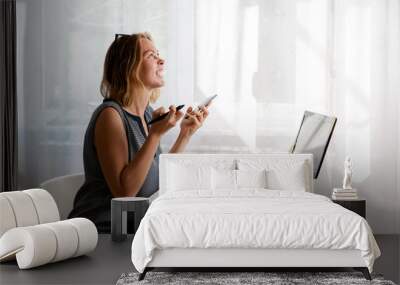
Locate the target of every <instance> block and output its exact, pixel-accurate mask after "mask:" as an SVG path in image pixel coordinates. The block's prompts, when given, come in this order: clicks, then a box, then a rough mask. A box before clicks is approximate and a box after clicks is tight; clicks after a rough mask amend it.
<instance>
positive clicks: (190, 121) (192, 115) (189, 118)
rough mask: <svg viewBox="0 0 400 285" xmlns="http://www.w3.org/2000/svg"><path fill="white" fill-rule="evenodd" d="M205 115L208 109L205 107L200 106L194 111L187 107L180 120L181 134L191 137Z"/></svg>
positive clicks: (201, 123)
mask: <svg viewBox="0 0 400 285" xmlns="http://www.w3.org/2000/svg"><path fill="white" fill-rule="evenodd" d="M207 116H208V110H207V108H206V107H200V109H199V110H196V111H195V110H193V108H192V107H189V108H188V109H187V110H186V114H185V117H184V119H183V120H182V122H181V135H183V136H187V137H191V136H192V135H193V134H194V133H195V132H196V131H197V130H198V129H199V128H200V127H201V126H202V125H203V122H204V120H205V119H206V118H207Z"/></svg>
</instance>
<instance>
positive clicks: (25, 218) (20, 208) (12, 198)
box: [0, 191, 39, 227]
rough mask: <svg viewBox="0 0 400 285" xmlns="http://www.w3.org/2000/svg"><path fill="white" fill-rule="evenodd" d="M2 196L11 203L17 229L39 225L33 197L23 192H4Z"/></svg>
mask: <svg viewBox="0 0 400 285" xmlns="http://www.w3.org/2000/svg"><path fill="white" fill-rule="evenodd" d="M0 195H1V196H3V197H4V198H6V199H7V200H8V202H10V205H11V208H12V209H13V212H14V215H15V221H16V224H17V227H26V226H33V225H37V224H38V223H39V218H38V215H37V213H36V209H35V205H34V204H33V201H32V199H31V197H30V196H29V195H28V194H26V193H24V192H22V191H10V192H2V193H0Z"/></svg>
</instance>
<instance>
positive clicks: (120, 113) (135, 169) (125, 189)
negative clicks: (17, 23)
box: [69, 33, 208, 232]
mask: <svg viewBox="0 0 400 285" xmlns="http://www.w3.org/2000/svg"><path fill="white" fill-rule="evenodd" d="M117 36H118V35H117ZM117 36H116V39H115V40H114V42H113V43H112V44H111V46H110V47H109V49H108V51H107V54H106V58H105V62H104V74H103V80H102V82H101V87H100V89H101V93H102V95H103V97H104V98H105V100H104V102H103V103H102V104H101V105H100V106H99V107H98V108H97V109H96V110H95V111H94V113H93V115H92V118H91V120H90V122H89V125H88V127H87V130H86V134H85V140H84V149H83V162H84V169H85V183H84V184H83V186H82V187H81V188H80V190H79V191H78V193H77V195H76V197H75V200H74V209H73V210H72V212H71V213H70V216H69V217H70V218H72V217H85V218H88V219H90V220H92V221H93V222H94V223H95V224H96V226H97V228H98V230H99V232H110V220H111V218H110V216H111V214H110V210H111V209H110V208H111V207H110V201H111V198H113V197H125V196H143V197H149V196H150V195H152V194H153V193H155V192H156V191H157V190H158V186H159V185H158V181H159V177H158V160H159V155H160V153H161V150H160V147H159V144H160V139H161V137H162V136H163V135H164V134H165V133H166V132H168V131H169V130H170V129H171V128H173V127H174V126H175V125H176V124H177V122H178V121H179V120H180V119H181V118H183V119H182V122H181V123H180V129H181V130H180V133H179V135H178V137H177V139H176V142H175V143H174V145H173V146H172V148H171V150H170V152H172V153H177V152H181V151H183V150H184V148H185V146H186V144H187V143H188V141H189V140H190V137H191V136H192V135H193V134H194V133H195V132H196V131H197V130H198V129H199V128H200V127H201V126H202V123H203V122H204V120H205V119H206V117H207V115H208V111H207V108H201V109H200V110H199V111H195V110H194V109H193V108H192V107H189V108H188V109H187V111H186V114H185V115H184V114H183V113H182V112H181V111H177V110H176V108H175V106H170V107H169V115H168V116H167V117H166V118H165V119H162V120H160V121H158V122H156V123H153V124H151V126H149V125H148V123H149V121H150V120H151V119H152V118H155V117H158V116H160V115H162V114H164V113H165V112H166V110H164V108H162V107H161V108H158V109H156V110H155V111H153V109H152V108H151V107H150V105H149V103H150V102H154V101H155V100H156V99H157V97H158V95H159V88H160V87H162V86H163V85H164V80H163V69H164V60H163V59H162V58H161V57H160V56H159V54H158V51H157V49H156V48H155V46H154V43H153V41H152V39H151V36H150V35H149V34H148V33H139V34H132V35H121V36H119V37H117Z"/></svg>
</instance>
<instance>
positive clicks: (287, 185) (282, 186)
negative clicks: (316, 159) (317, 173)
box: [267, 162, 309, 191]
mask: <svg viewBox="0 0 400 285" xmlns="http://www.w3.org/2000/svg"><path fill="white" fill-rule="evenodd" d="M306 171H307V169H306V164H305V163H304V162H299V163H291V164H290V165H281V166H280V167H276V168H273V169H269V170H267V181H268V183H267V185H268V186H267V187H268V189H272V190H292V191H307V185H308V184H309V183H308V181H307V179H306V178H307V172H306Z"/></svg>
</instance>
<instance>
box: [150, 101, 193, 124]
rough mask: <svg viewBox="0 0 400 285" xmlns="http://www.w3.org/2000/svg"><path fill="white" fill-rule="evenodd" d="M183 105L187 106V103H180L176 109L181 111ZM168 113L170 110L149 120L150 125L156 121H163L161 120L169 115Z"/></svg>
mask: <svg viewBox="0 0 400 285" xmlns="http://www.w3.org/2000/svg"><path fill="white" fill-rule="evenodd" d="M183 107H185V105H179V106H178V107H176V110H177V111H179V110H180V109H182V108H183ZM168 114H169V111H168V112H167V113H165V114H162V115H161V116H159V117H157V118H154V119H152V120H151V121H150V122H149V125H151V124H153V123H155V122H158V121H161V120H162V119H164V118H165V117H166V116H168Z"/></svg>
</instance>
